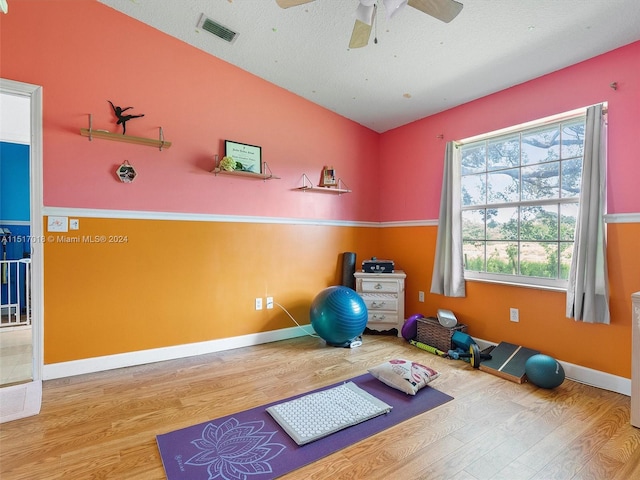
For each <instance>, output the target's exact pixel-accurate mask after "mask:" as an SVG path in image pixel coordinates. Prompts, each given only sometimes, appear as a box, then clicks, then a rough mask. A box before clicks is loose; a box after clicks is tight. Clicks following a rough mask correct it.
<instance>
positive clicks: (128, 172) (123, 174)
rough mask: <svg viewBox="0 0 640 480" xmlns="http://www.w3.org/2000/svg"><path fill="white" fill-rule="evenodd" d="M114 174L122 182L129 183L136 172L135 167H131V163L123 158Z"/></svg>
mask: <svg viewBox="0 0 640 480" xmlns="http://www.w3.org/2000/svg"><path fill="white" fill-rule="evenodd" d="M116 175H118V178H119V179H120V181H121V182H122V183H131V182H133V180H134V179H135V178H136V176H137V175H138V174H137V172H136V170H135V168H133V165H131V164H130V163H129V162H128V161H127V160H125V161H124V163H123V164H122V165H120V166H119V167H118V170H116Z"/></svg>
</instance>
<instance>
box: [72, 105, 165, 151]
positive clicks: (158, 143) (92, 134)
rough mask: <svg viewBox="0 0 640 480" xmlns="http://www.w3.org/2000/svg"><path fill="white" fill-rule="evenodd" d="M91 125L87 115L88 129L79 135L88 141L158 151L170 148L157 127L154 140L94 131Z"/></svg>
mask: <svg viewBox="0 0 640 480" xmlns="http://www.w3.org/2000/svg"><path fill="white" fill-rule="evenodd" d="M92 124H93V118H92V115H91V114H89V128H81V129H80V135H82V136H83V137H89V141H92V140H93V139H94V138H102V139H103V140H113V141H115V142H126V143H133V144H136V145H145V146H147V147H156V148H158V149H160V151H162V149H163V148H169V147H170V146H171V142H168V141H166V140H165V139H164V134H163V132H162V127H159V133H158V139H157V140H155V139H153V138H144V137H134V136H132V135H122V134H121V133H114V132H109V131H108V130H95V129H94V128H93V126H92Z"/></svg>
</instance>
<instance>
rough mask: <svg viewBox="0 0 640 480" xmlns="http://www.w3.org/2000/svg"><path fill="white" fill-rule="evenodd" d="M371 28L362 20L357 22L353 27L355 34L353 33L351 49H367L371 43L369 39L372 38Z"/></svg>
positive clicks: (350, 42) (350, 43)
mask: <svg viewBox="0 0 640 480" xmlns="http://www.w3.org/2000/svg"><path fill="white" fill-rule="evenodd" d="M371 28H372V27H371V25H367V24H366V23H364V22H361V21H360V20H356V23H355V24H354V26H353V32H351V40H350V41H349V48H361V47H366V46H367V44H368V43H369V37H370V36H371Z"/></svg>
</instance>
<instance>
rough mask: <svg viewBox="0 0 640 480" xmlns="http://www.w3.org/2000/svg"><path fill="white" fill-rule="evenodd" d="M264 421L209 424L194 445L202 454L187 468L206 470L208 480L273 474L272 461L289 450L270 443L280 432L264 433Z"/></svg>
mask: <svg viewBox="0 0 640 480" xmlns="http://www.w3.org/2000/svg"><path fill="white" fill-rule="evenodd" d="M263 428H264V422H263V421H256V422H245V423H240V422H239V421H238V420H236V419H235V418H230V419H229V420H227V421H225V422H224V423H222V424H221V425H214V424H213V423H209V424H207V426H206V427H204V430H202V437H201V438H197V439H195V440H192V441H191V443H192V444H193V445H195V446H196V447H198V448H199V449H200V450H201V452H199V453H197V454H196V455H194V456H193V457H191V458H190V459H189V460H187V462H186V463H187V464H188V465H194V466H205V465H206V466H207V471H208V472H209V480H213V479H217V478H220V479H224V480H246V479H247V477H248V476H249V475H262V474H265V473H272V471H273V470H272V469H271V465H270V464H269V461H270V460H272V459H273V458H275V457H277V456H278V455H280V454H281V453H282V451H283V450H284V449H285V448H286V447H285V446H284V445H281V444H279V443H269V441H270V440H271V438H272V437H273V436H274V435H275V434H276V433H277V432H263V431H262V429H263Z"/></svg>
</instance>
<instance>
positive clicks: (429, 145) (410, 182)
mask: <svg viewBox="0 0 640 480" xmlns="http://www.w3.org/2000/svg"><path fill="white" fill-rule="evenodd" d="M611 82H617V83H618V89H617V90H613V89H612V88H610V86H609V85H610V83H611ZM605 101H606V102H608V103H609V136H608V141H609V144H608V161H609V165H608V187H609V188H608V210H609V213H636V212H640V195H638V190H637V181H638V175H637V173H638V172H639V171H640V167H639V164H638V155H637V153H636V151H637V148H636V146H635V142H634V141H633V140H632V139H635V138H636V137H637V136H638V132H640V42H635V43H633V44H631V45H627V46H625V47H622V48H619V49H617V50H614V51H612V52H609V53H607V54H604V55H600V56H598V57H595V58H592V59H590V60H587V61H585V62H582V63H579V64H577V65H574V66H571V67H568V68H565V69H563V70H560V71H557V72H554V73H551V74H549V75H545V76H543V77H540V78H537V79H535V80H531V81H529V82H526V83H523V84H521V85H517V86H515V87H512V88H509V89H507V90H503V91H501V92H498V93H496V94H493V95H489V96H487V97H483V98H481V99H479V100H475V101H473V102H469V103H467V104H464V105H461V106H459V107H457V108H453V109H451V110H447V111H445V112H442V113H440V114H437V115H433V116H430V117H427V118H424V119H422V120H418V121H416V122H414V123H411V124H409V125H406V126H403V127H400V128H397V129H395V130H391V131H389V132H386V133H384V134H383V135H382V138H381V140H380V161H381V175H382V176H383V177H384V178H385V184H386V188H385V189H384V190H383V192H382V199H381V221H393V220H395V221H398V220H424V219H437V218H438V208H439V203H440V190H441V183H442V162H443V157H444V147H445V143H446V142H447V141H451V140H462V139H464V138H468V137H472V136H475V135H479V134H482V133H487V132H491V131H494V130H498V129H501V128H505V127H509V126H512V125H517V124H520V123H524V122H528V121H531V120H536V119H539V118H543V117H546V116H550V115H554V114H557V113H562V112H565V111H569V110H573V109H576V108H580V107H585V106H589V105H592V104H595V103H599V102H605ZM439 135H443V136H444V138H443V139H440V138H438V136H439ZM400 162H401V164H402V165H403V167H402V168H398V163H400ZM632 173H633V174H632Z"/></svg>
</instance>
